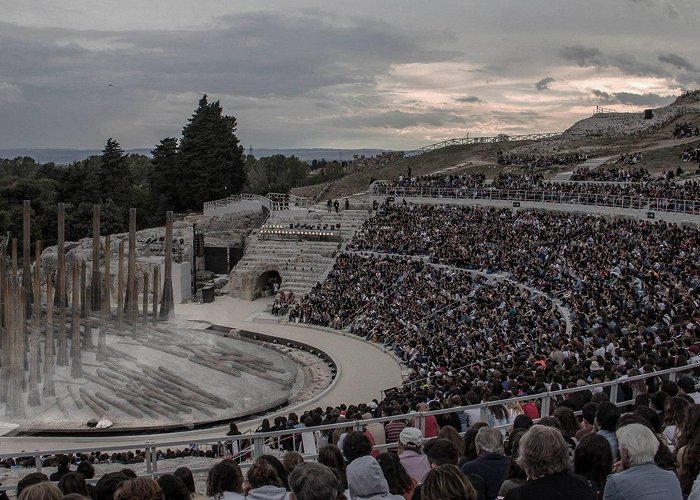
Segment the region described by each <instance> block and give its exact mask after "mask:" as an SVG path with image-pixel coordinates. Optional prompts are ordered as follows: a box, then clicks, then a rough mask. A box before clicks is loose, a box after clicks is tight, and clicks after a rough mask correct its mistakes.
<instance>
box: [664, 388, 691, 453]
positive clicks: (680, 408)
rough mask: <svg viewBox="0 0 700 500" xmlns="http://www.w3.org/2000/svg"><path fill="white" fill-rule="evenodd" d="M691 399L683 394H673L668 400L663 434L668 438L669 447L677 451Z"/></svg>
mask: <svg viewBox="0 0 700 500" xmlns="http://www.w3.org/2000/svg"><path fill="white" fill-rule="evenodd" d="M690 406H691V405H690V401H688V400H687V399H686V398H684V397H683V396H673V397H672V398H668V399H667V400H666V411H665V412H664V421H663V428H664V430H663V434H664V436H666V439H668V447H669V448H671V451H675V449H676V444H678V438H679V437H680V430H681V428H682V427H683V423H684V422H685V419H686V418H687V417H688V408H690Z"/></svg>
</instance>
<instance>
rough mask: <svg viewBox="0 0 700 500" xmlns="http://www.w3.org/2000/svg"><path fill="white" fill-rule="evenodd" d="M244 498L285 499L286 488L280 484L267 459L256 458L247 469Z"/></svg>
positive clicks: (260, 499)
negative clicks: (246, 484) (246, 489)
mask: <svg viewBox="0 0 700 500" xmlns="http://www.w3.org/2000/svg"><path fill="white" fill-rule="evenodd" d="M246 498H247V499H249V500H287V498H288V495H287V490H286V489H285V488H284V486H283V485H282V480H281V479H280V477H279V476H278V475H277V471H275V469H274V467H272V466H271V465H270V464H269V463H268V462H267V461H265V460H262V459H260V458H258V459H257V460H256V461H255V463H254V464H253V465H252V466H251V467H250V469H248V491H247V492H246Z"/></svg>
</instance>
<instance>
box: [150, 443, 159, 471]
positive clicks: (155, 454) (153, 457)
mask: <svg viewBox="0 0 700 500" xmlns="http://www.w3.org/2000/svg"><path fill="white" fill-rule="evenodd" d="M151 464H152V465H151V470H152V471H153V472H158V452H157V450H156V447H155V446H152V447H151Z"/></svg>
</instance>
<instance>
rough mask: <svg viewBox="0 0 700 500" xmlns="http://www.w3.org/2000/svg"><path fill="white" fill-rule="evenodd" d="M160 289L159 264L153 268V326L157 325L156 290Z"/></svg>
mask: <svg viewBox="0 0 700 500" xmlns="http://www.w3.org/2000/svg"><path fill="white" fill-rule="evenodd" d="M159 290H160V266H156V268H155V269H154V270H153V326H156V325H158V298H159V297H158V291H159Z"/></svg>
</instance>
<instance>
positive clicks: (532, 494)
mask: <svg viewBox="0 0 700 500" xmlns="http://www.w3.org/2000/svg"><path fill="white" fill-rule="evenodd" d="M518 463H519V464H520V467H522V469H523V470H524V471H525V474H527V477H528V481H527V482H525V484H523V485H522V486H518V487H516V488H513V489H512V490H510V491H509V492H508V494H506V496H505V499H506V500H541V499H544V498H565V499H567V500H595V493H593V490H592V489H591V487H590V486H589V485H588V483H587V481H586V480H585V479H583V478H581V477H579V476H575V475H573V474H571V473H570V472H569V470H570V468H571V464H570V462H569V448H568V447H567V445H566V441H564V437H563V436H562V435H561V432H559V430H557V429H555V428H553V427H545V426H542V425H533V426H532V428H531V429H530V430H529V431H527V432H526V433H525V435H524V436H523V438H522V439H521V440H520V455H519V457H518Z"/></svg>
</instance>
